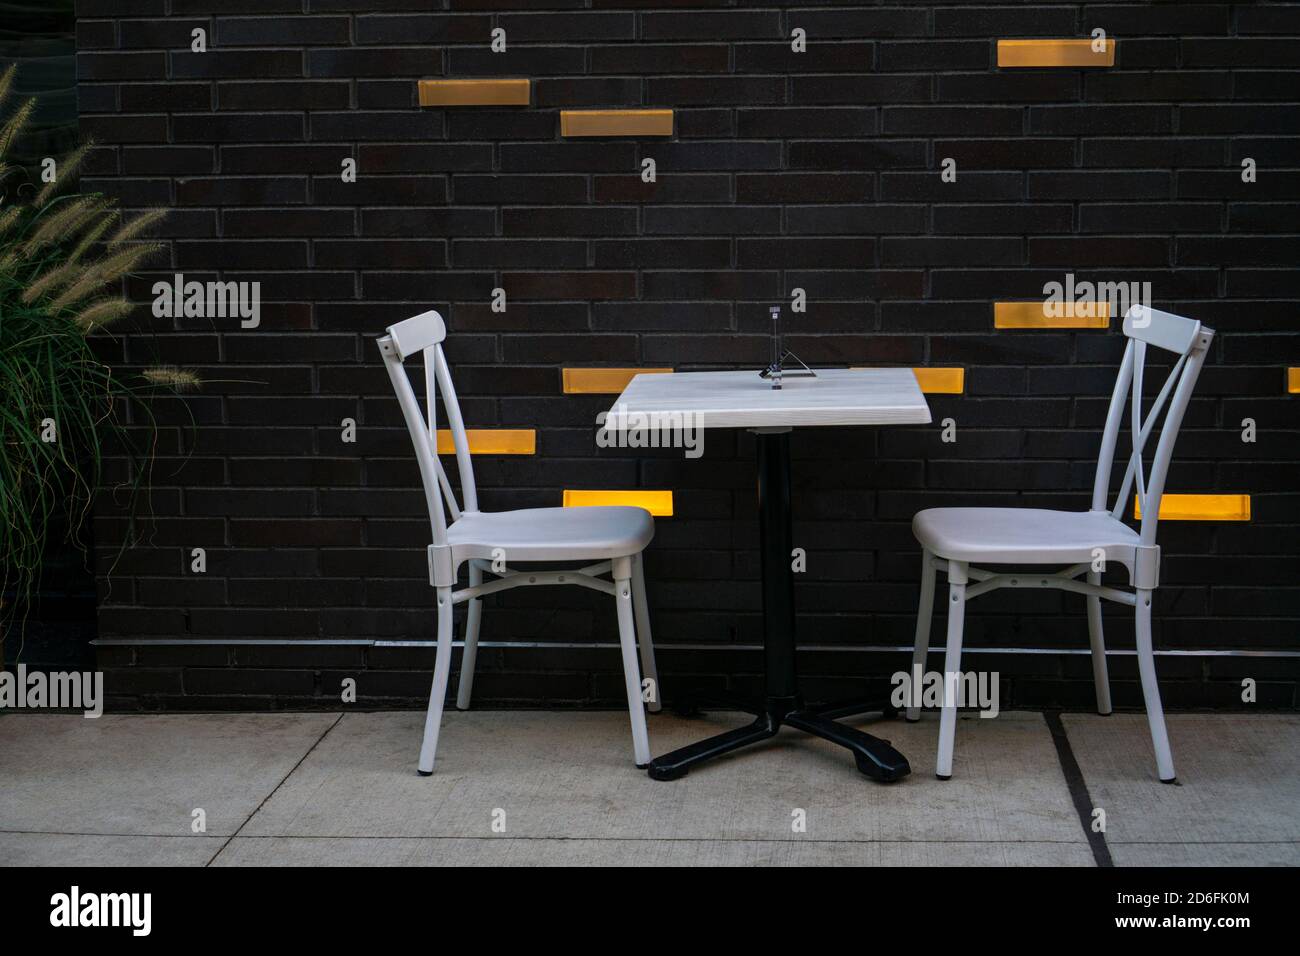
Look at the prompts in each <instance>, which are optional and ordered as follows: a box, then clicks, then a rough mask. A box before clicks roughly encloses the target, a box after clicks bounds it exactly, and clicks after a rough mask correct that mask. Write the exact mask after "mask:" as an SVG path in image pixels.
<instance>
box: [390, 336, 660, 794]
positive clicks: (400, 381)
mask: <svg viewBox="0 0 1300 956" xmlns="http://www.w3.org/2000/svg"><path fill="white" fill-rule="evenodd" d="M444 338H446V327H445V326H444V325H443V321H442V316H441V315H439V314H438V313H437V312H425V313H423V314H422V315H417V316H415V317H414V318H411V319H407V320H406V321H404V322H398V323H397V324H396V325H393V326H389V328H388V334H387V335H385V336H383V337H382V338H380V339H379V351H380V352H381V353H382V354H383V357H384V365H385V366H386V367H387V369H388V376H389V378H390V379H392V382H393V390H394V391H395V392H396V393H397V401H398V403H399V404H400V405H401V409H402V416H403V418H405V419H406V427H407V431H408V432H409V433H410V435H411V442H412V443H413V444H414V445H415V459H416V462H417V464H418V465H419V466H420V479H421V482H422V483H423V486H424V498H425V502H426V504H427V505H428V508H429V521H430V523H431V524H432V526H433V543H432V544H431V545H429V549H428V556H429V583H430V584H431V585H432V586H433V587H434V588H435V589H436V592H437V598H436V600H437V628H438V646H437V658H436V660H435V663H434V669H433V688H432V691H431V692H430V694H429V710H428V714H427V715H426V717H425V722H424V742H423V744H422V745H421V747H420V760H419V771H420V773H421V774H423V775H425V776H427V775H429V774H431V773H433V762H434V756H435V754H436V752H437V749H438V728H439V726H440V724H441V723H442V708H443V700H444V698H445V697H446V695H447V681H448V677H449V675H450V672H451V651H452V626H453V625H452V608H453V607H454V606H455V605H457V604H461V603H463V602H466V601H468V602H469V609H468V612H467V616H466V626H465V647H464V654H463V656H462V660H461V670H460V686H459V689H458V691H457V695H456V704H457V706H458V707H459V708H461V709H462V710H464V709H466V708H468V707H469V704H470V695H471V691H472V688H473V682H474V662H475V657H476V653H477V650H478V636H479V625H480V622H481V621H482V614H483V611H482V598H483V597H484V596H485V595H488V594H495V593H496V592H498V591H504V590H507V589H509V588H515V587H526V586H530V585H552V584H574V585H578V586H579V587H585V588H591V589H593V590H596V591H603V592H604V593H606V594H609V595H612V596H613V597H614V603H615V606H616V611H617V617H618V634H619V643H620V645H621V647H622V655H623V676H624V681H625V683H626V689H627V703H628V713H629V714H630V716H631V719H632V750H633V754H634V756H635V762H636V765H637V766H638V767H644V766H646V765H647V764H649V763H650V741H649V737H648V735H647V732H646V717H645V710H646V707H647V704H646V703H645V702H644V700H643V696H642V694H643V688H642V682H641V681H642V675H643V674H644V676H645V678H646V679H647V687H648V689H649V691H650V693H649V695H648V696H649V704H648V707H649V709H650V710H652V711H657V710H659V709H660V703H659V700H660V697H659V686H658V685H659V678H658V675H657V673H656V671H655V659H654V647H653V645H652V644H651V637H650V611H649V607H648V606H647V604H646V593H645V572H644V569H643V567H642V552H643V551H644V549H645V547H646V545H648V544H649V543H650V539H651V538H653V537H654V519H653V518H652V517H651V516H650V513H649V512H648V511H646V510H645V509H643V508H631V507H622V506H612V507H593V508H529V509H522V510H518V511H498V512H483V511H479V508H478V493H477V489H476V486H475V484H474V468H473V465H472V464H471V461H470V450H469V441H468V438H467V437H466V434H465V423H464V421H463V419H462V418H461V413H460V405H459V404H458V403H457V401H456V390H455V388H453V386H452V383H451V371H450V369H449V368H448V367H447V360H446V358H445V357H444V355H443V351H442V341H443V339H444ZM417 354H419V355H420V356H421V357H422V358H423V360H424V383H425V409H426V412H425V413H421V411H420V403H419V401H418V399H417V398H416V395H415V391H414V389H413V388H412V387H411V380H410V377H409V376H408V375H407V372H406V368H405V367H404V366H403V364H402V363H403V362H404V361H405V360H406V359H408V358H410V357H411V356H413V355H417ZM438 395H441V398H442V405H443V408H444V409H445V410H446V413H447V420H448V421H447V424H448V426H449V427H450V431H451V438H452V444H453V445H454V446H455V452H456V469H457V471H458V473H459V475H460V490H461V494H462V495H463V497H464V501H465V506H464V508H461V507H459V506H458V505H457V502H456V496H455V495H454V494H453V492H452V487H451V483H450V482H449V481H448V479H447V474H446V472H445V471H444V470H443V467H442V463H441V462H440V461H439V460H438V455H437V447H438V446H437V423H436V419H437V416H436V407H437V396H438ZM444 502H445V505H446V507H445V510H444ZM448 514H450V517H451V521H450V523H448V520H447V516H448ZM503 562H504V563H503ZM520 562H522V563H529V564H532V563H541V564H552V563H563V564H568V565H577V567H571V568H569V569H566V570H541V571H534V570H527V571H522V570H516V569H515V568H512V567H510V566H509V565H510V564H516V563H520ZM462 565H468V576H469V586H468V587H464V588H459V589H457V587H456V585H457V579H458V576H459V572H460V568H461V566H462ZM485 574H487V575H492V576H493V578H494V580H491V581H487V582H485V581H484V575H485ZM604 574H609V575H610V576H611V577H612V578H613V580H612V581H607V580H605V579H604V578H603V577H601V575H604ZM634 622H635V623H634ZM638 638H640V665H639V666H638V662H637V639H638Z"/></svg>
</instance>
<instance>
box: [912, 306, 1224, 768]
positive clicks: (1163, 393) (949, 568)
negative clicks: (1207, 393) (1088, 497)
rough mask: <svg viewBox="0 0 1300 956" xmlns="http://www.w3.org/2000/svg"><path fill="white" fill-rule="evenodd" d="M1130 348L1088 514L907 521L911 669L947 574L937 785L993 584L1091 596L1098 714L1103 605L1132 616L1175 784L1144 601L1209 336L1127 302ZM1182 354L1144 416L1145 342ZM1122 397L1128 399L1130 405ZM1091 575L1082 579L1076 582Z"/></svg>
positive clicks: (918, 662)
mask: <svg viewBox="0 0 1300 956" xmlns="http://www.w3.org/2000/svg"><path fill="white" fill-rule="evenodd" d="M1124 335H1125V336H1127V337H1128V343H1127V345H1126V347H1125V350H1124V358H1123V361H1122V362H1121V364H1120V368H1119V378H1118V379H1117V380H1116V382H1115V391H1114V393H1113V394H1112V396H1111V400H1110V411H1109V413H1108V414H1107V416H1106V427H1105V430H1104V431H1103V432H1102V439H1101V454H1100V456H1099V457H1098V460H1097V475H1096V478H1095V480H1094V482H1093V489H1092V509H1091V510H1090V511H1083V512H1075V511H1046V510H1039V509H1032V508H931V509H928V510H926V511H922V512H920V513H919V514H918V515H917V516H916V517H915V518H914V519H913V521H912V532H913V534H915V535H916V539H917V541H919V542H920V544H921V547H922V549H923V553H922V563H921V607H920V612H919V613H918V614H917V621H916V648H915V651H914V653H913V655H912V671H913V673H914V674H915V673H916V672H917V668H918V667H920V668H921V669H924V666H925V658H926V654H927V652H928V650H929V644H930V614H931V611H932V609H933V604H934V580H935V573H936V572H937V571H946V572H947V574H948V645H947V654H946V657H945V658H944V678H945V680H944V692H943V698H942V701H943V705H942V711H941V714H940V719H939V756H938V762H937V768H936V772H937V775H938V776H939V778H940V779H943V780H947V779H948V778H949V777H950V776H951V775H952V752H953V737H954V735H955V732H956V727H957V701H956V700H955V694H954V690H955V678H954V677H953V676H950V675H958V674H959V673H960V670H961V637H962V624H963V621H964V618H965V612H966V602H967V601H968V600H970V599H971V598H975V597H978V596H979V595H981V594H986V593H988V592H989V591H993V590H996V589H997V588H1004V587H1010V588H1044V587H1045V588H1058V589H1060V590H1064V591H1074V592H1076V593H1078V594H1083V595H1086V596H1087V599H1088V632H1089V637H1090V638H1091V643H1092V672H1093V679H1094V681H1095V683H1096V687H1097V710H1098V711H1099V712H1100V713H1102V714H1109V713H1110V710H1111V707H1110V684H1109V680H1108V678H1107V676H1106V648H1105V645H1104V644H1103V642H1102V633H1101V599H1102V598H1105V599H1107V600H1109V601H1117V602H1119V603H1120V604H1127V605H1130V606H1131V607H1133V608H1134V609H1135V612H1136V613H1135V618H1136V644H1137V660H1138V672H1139V674H1140V675H1141V679H1142V695H1143V697H1144V698H1145V700H1146V708H1147V721H1148V723H1149V724H1150V728H1151V741H1152V744H1153V745H1154V747H1155V754H1156V767H1157V770H1158V771H1159V776H1160V779H1161V780H1162V781H1165V782H1166V783H1169V782H1172V781H1173V780H1174V761H1173V755H1172V754H1171V753H1170V750H1169V737H1168V734H1167V733H1166V732H1165V718H1164V712H1163V711H1162V710H1161V707H1160V688H1159V687H1158V686H1157V684H1156V667H1155V656H1154V654H1153V652H1152V647H1151V596H1152V593H1153V592H1154V591H1155V589H1156V586H1157V585H1158V584H1159V575H1160V548H1159V546H1158V545H1157V544H1156V525H1157V522H1158V521H1159V517H1160V497H1161V495H1162V494H1163V493H1164V489H1165V476H1166V475H1167V474H1168V471H1169V459H1170V457H1171V455H1172V454H1173V450H1174V440H1175V438H1176V437H1177V435H1178V428H1179V425H1180V424H1181V423H1182V420H1183V413H1184V412H1185V411H1186V409H1187V403H1188V400H1189V399H1190V398H1191V396H1192V389H1193V388H1194V387H1195V385H1196V377H1197V376H1198V375H1199V374H1200V371H1201V365H1202V363H1204V361H1205V356H1206V351H1207V350H1208V349H1209V347H1210V342H1211V340H1212V339H1213V338H1214V330H1213V329H1208V328H1204V327H1203V326H1202V325H1201V323H1199V322H1196V321H1193V320H1191V319H1185V318H1182V317H1181V316H1177V315H1171V314H1170V313H1168V312H1159V311H1156V310H1154V309H1150V308H1145V307H1143V306H1134V307H1133V308H1131V309H1129V310H1128V312H1127V313H1126V314H1125V316H1124ZM1148 345H1151V346H1154V347H1156V348H1160V349H1165V350H1166V351H1169V352H1173V353H1175V354H1177V355H1178V360H1177V362H1176V364H1175V365H1174V366H1173V368H1172V369H1171V370H1170V372H1169V377H1168V379H1167V380H1166V381H1165V384H1164V387H1163V388H1162V389H1161V390H1160V393H1159V394H1158V395H1157V397H1156V399H1155V402H1154V404H1153V405H1152V406H1151V411H1150V414H1148V415H1147V416H1146V418H1145V420H1144V419H1143V417H1142V371H1143V368H1144V366H1145V362H1146V350H1147V346H1148ZM1126 393H1129V394H1128V396H1127V397H1126ZM1171 393H1172V395H1173V400H1172V401H1170V402H1169V411H1168V413H1167V414H1166V416H1165V423H1164V426H1163V427H1162V428H1161V430H1160V440H1159V444H1158V445H1157V447H1156V451H1155V455H1154V456H1153V458H1152V462H1151V477H1150V480H1147V479H1146V478H1145V473H1144V468H1143V462H1142V450H1143V447H1144V446H1145V444H1146V441H1147V439H1148V438H1149V437H1150V436H1151V433H1152V431H1153V430H1154V426H1155V423H1156V420H1157V418H1158V417H1159V415H1160V412H1161V410H1162V409H1163V408H1164V405H1165V403H1166V401H1169V398H1170V394H1171ZM1126 401H1127V402H1130V403H1131V419H1130V427H1131V428H1132V432H1133V438H1132V442H1133V450H1132V452H1131V453H1130V455H1129V461H1128V468H1127V470H1126V471H1125V473H1124V480H1123V482H1122V483H1121V485H1120V491H1119V495H1118V497H1117V498H1116V499H1115V504H1114V506H1113V507H1112V508H1110V510H1107V500H1106V499H1107V492H1108V491H1109V488H1110V479H1111V465H1112V462H1113V461H1114V458H1115V447H1116V442H1117V440H1118V436H1119V430H1120V425H1121V422H1122V420H1123V417H1124V406H1125V404H1126ZM1135 477H1136V480H1137V497H1138V505H1139V508H1140V510H1141V513H1142V523H1141V531H1140V532H1138V531H1134V530H1133V529H1132V528H1130V527H1129V526H1128V525H1126V524H1124V522H1123V521H1122V520H1121V516H1122V515H1123V514H1124V511H1125V509H1126V507H1128V502H1129V491H1130V488H1132V486H1133V482H1134V478H1135ZM1111 561H1115V562H1118V563H1119V564H1121V565H1123V566H1124V567H1125V568H1127V569H1128V573H1129V584H1130V585H1131V586H1132V587H1133V589H1134V590H1133V591H1132V592H1129V591H1124V590H1121V589H1119V588H1112V587H1105V586H1103V585H1102V584H1101V574H1100V573H1098V572H1097V571H1096V570H1095V568H1096V567H1099V566H1104V563H1108V562H1111ZM972 562H981V563H985V564H1007V565H1030V566H1042V565H1049V566H1050V565H1066V567H1065V568H1064V569H1063V570H1060V571H1056V572H1031V573H1012V572H998V573H993V572H989V571H985V570H981V569H980V568H976V567H972V566H971V564H972ZM1085 575H1086V578H1087V580H1086V582H1085V581H1080V580H1079V578H1080V577H1083V576H1085ZM916 703H917V701H916V700H915V699H913V700H909V704H910V705H911V706H909V707H908V709H907V718H908V719H909V720H916V719H917V716H918V709H919V708H918V707H917V706H915V704H916Z"/></svg>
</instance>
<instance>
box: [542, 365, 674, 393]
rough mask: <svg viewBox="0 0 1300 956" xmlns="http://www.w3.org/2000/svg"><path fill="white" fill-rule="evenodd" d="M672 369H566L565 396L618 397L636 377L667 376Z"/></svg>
mask: <svg viewBox="0 0 1300 956" xmlns="http://www.w3.org/2000/svg"><path fill="white" fill-rule="evenodd" d="M671 372H672V369H670V368H566V369H562V370H561V372H560V376H561V380H562V381H563V383H564V394H565V395H617V394H618V393H619V392H621V391H623V389H625V388H627V383H628V382H630V381H632V378H633V377H634V376H636V375H667V374H670V373H671Z"/></svg>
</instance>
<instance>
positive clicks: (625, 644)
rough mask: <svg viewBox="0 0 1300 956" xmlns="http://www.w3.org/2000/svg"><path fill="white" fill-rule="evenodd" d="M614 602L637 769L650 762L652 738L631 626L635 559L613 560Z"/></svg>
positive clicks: (634, 630)
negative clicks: (648, 726) (646, 715)
mask: <svg viewBox="0 0 1300 956" xmlns="http://www.w3.org/2000/svg"><path fill="white" fill-rule="evenodd" d="M613 570H614V603H615V605H616V608H617V610H618V642H619V645H620V646H621V647H622V649H623V681H624V683H625V684H626V685H627V709H628V714H629V716H631V718H632V751H633V754H634V755H635V757H636V765H637V766H638V767H646V766H648V765H649V763H650V735H649V734H648V733H647V731H646V724H645V704H644V703H643V702H642V700H641V670H640V668H639V667H637V660H636V658H637V654H636V628H635V625H634V624H633V623H632V618H633V612H632V581H631V578H632V560H631V558H615V559H614V568H613Z"/></svg>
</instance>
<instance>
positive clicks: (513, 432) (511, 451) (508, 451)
mask: <svg viewBox="0 0 1300 956" xmlns="http://www.w3.org/2000/svg"><path fill="white" fill-rule="evenodd" d="M465 437H466V438H468V439H469V453H470V454H471V455H533V454H536V453H537V432H535V431H534V430H533V429H531V428H467V429H465ZM438 454H439V455H454V454H456V448H455V446H454V445H453V444H452V441H451V431H450V430H449V429H446V428H439V429H438Z"/></svg>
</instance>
